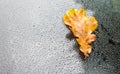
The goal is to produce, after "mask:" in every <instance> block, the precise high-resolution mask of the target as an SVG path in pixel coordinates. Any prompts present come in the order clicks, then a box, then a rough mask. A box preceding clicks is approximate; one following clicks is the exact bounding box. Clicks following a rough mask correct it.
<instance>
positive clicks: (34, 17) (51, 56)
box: [0, 0, 120, 74]
mask: <svg viewBox="0 0 120 74" xmlns="http://www.w3.org/2000/svg"><path fill="white" fill-rule="evenodd" d="M73 7H74V8H77V9H79V8H81V7H84V8H85V9H86V10H87V15H88V16H90V15H94V16H95V17H96V19H97V20H98V22H99V26H98V29H97V30H96V31H95V33H96V35H97V40H96V41H95V42H94V43H93V44H92V46H93V51H92V53H91V54H90V56H89V58H87V59H86V60H84V59H83V56H82V53H79V46H78V45H77V43H76V41H75V40H74V39H71V37H72V35H71V32H70V31H69V30H68V29H67V28H66V26H65V25H64V24H63V22H62V17H63V15H64V14H65V12H66V11H67V10H69V9H70V8H73ZM119 10H120V1H119V0H0V74H120V54H119V53H120V21H119V20H120V17H119V16H120V12H119Z"/></svg>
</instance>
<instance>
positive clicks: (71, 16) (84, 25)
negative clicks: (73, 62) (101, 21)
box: [63, 8, 98, 57]
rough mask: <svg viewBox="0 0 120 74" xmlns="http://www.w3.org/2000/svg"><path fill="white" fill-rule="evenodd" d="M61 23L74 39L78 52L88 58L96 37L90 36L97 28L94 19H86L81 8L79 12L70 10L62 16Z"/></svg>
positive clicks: (91, 17) (92, 17)
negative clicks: (78, 48)
mask: <svg viewBox="0 0 120 74" xmlns="http://www.w3.org/2000/svg"><path fill="white" fill-rule="evenodd" d="M63 22H64V23H65V24H66V25H67V26H68V27H69V29H70V30H71V31H72V32H73V34H74V36H75V37H76V40H77V42H78V44H79V45H80V51H81V52H83V53H84V55H85V57H88V56H89V54H90V53H91V51H92V46H91V45H90V44H91V42H93V41H95V40H96V35H95V34H92V32H93V31H95V29H96V28H97V26H98V22H97V20H96V19H95V17H94V16H90V17H87V16H86V12H85V10H84V9H83V8H81V9H80V10H77V9H74V8H71V9H70V10H68V11H67V12H66V14H64V16H63Z"/></svg>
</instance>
